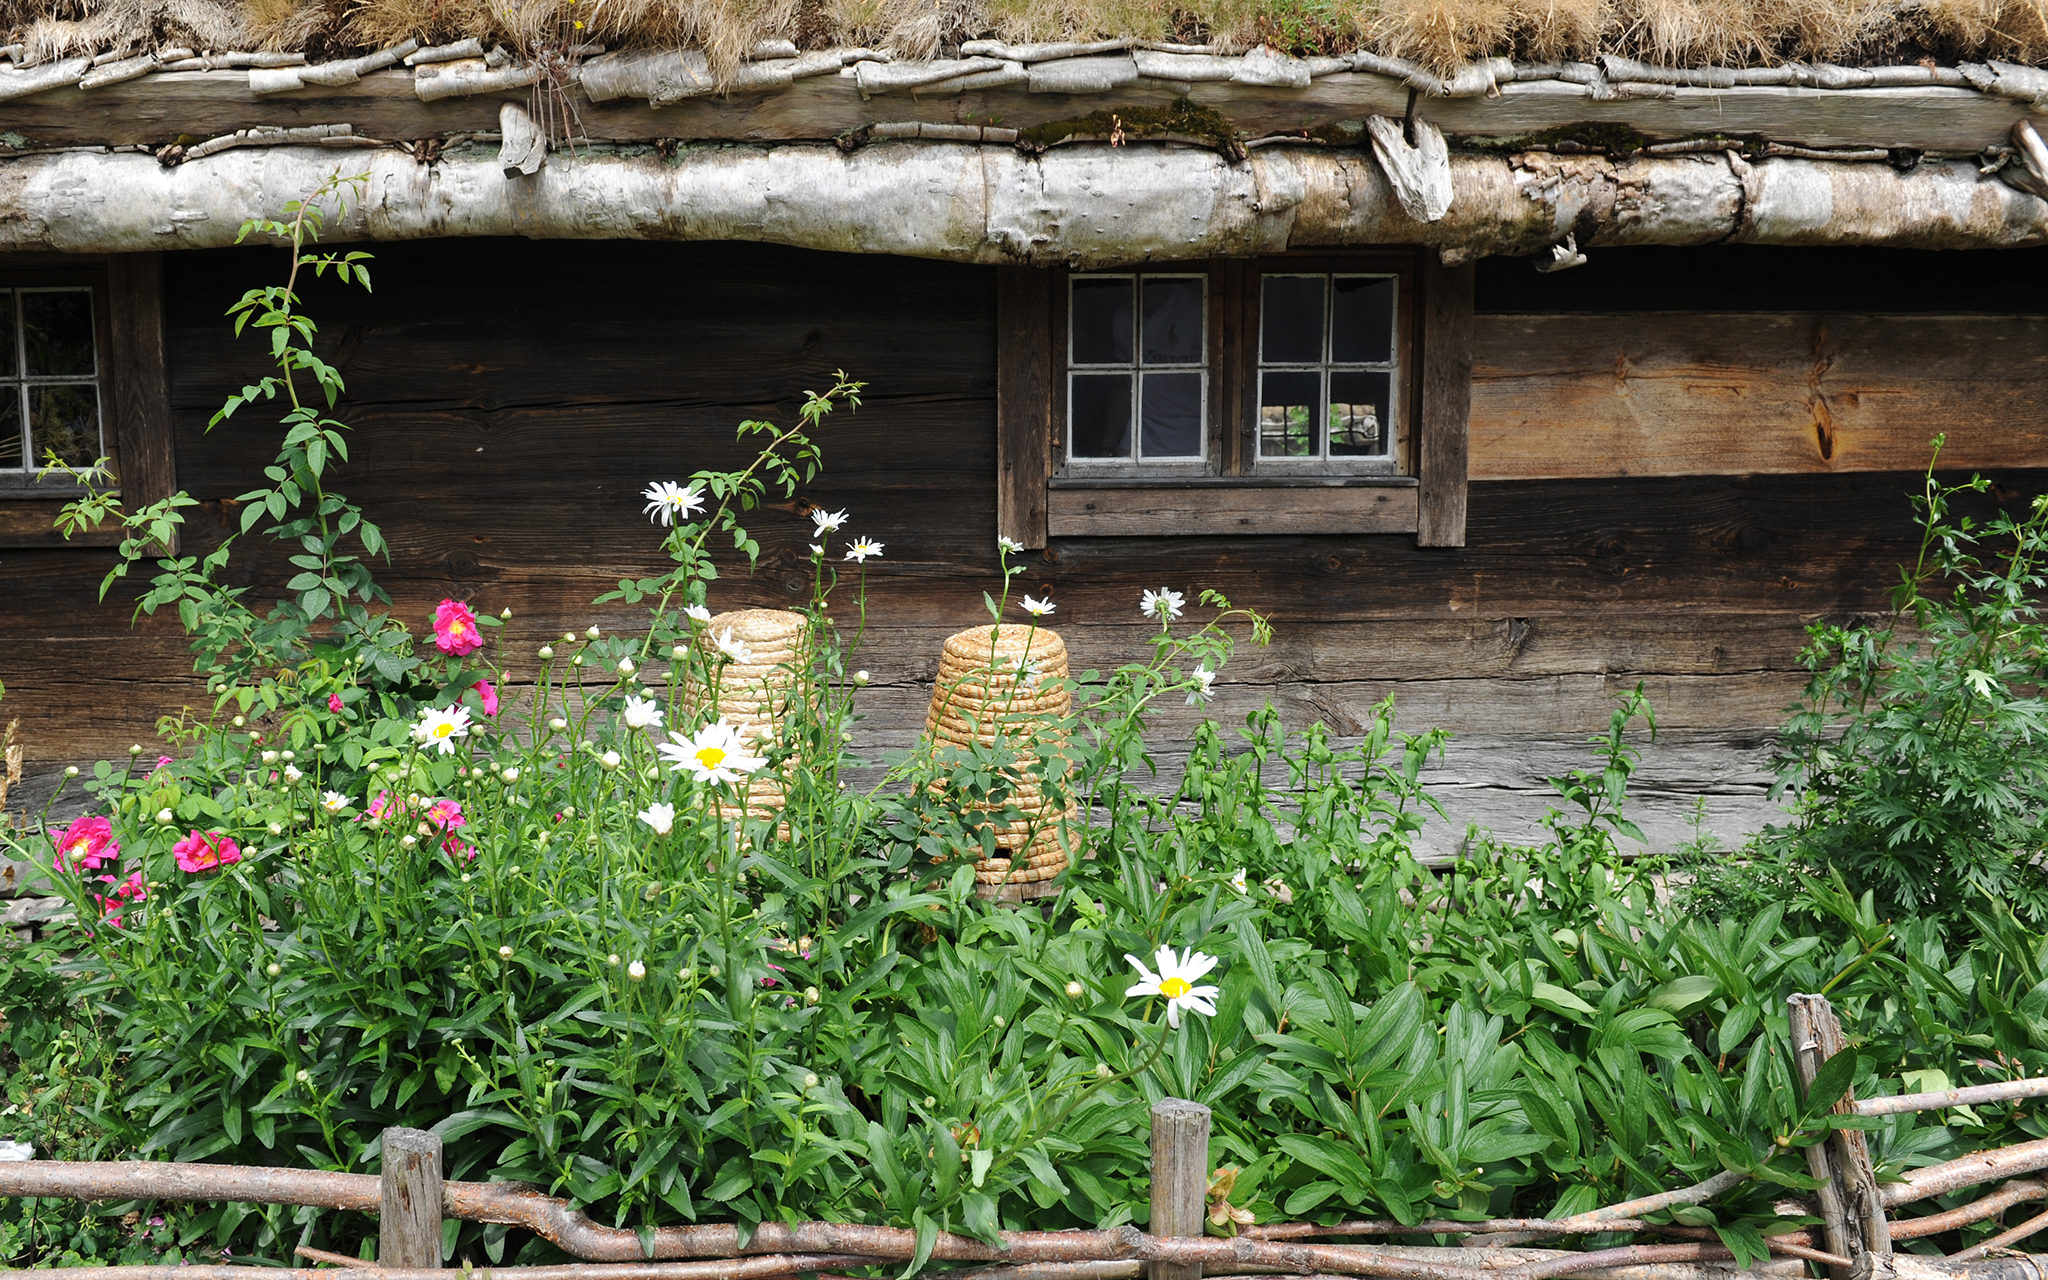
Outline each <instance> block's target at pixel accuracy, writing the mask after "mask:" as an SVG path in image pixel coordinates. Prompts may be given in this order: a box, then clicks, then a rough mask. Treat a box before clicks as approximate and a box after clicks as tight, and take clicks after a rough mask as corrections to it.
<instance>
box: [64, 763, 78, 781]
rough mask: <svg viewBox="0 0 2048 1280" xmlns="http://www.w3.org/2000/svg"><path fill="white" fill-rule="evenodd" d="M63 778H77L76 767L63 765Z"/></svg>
mask: <svg viewBox="0 0 2048 1280" xmlns="http://www.w3.org/2000/svg"><path fill="white" fill-rule="evenodd" d="M64 776H65V777H67V778H75V777H77V776H78V766H77V765H75V764H68V765H65V766H64Z"/></svg>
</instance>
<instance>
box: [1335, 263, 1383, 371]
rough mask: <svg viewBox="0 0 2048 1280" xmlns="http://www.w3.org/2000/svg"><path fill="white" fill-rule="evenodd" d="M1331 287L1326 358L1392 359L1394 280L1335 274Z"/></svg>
mask: <svg viewBox="0 0 2048 1280" xmlns="http://www.w3.org/2000/svg"><path fill="white" fill-rule="evenodd" d="M1331 287H1332V293H1331V296H1330V359H1331V360H1332V361H1334V362H1335V363H1337V364H1385V363H1388V362H1389V361H1391V360H1393V358H1394V282H1393V281H1392V280H1390V279H1387V278H1385V277H1383V276H1382V277H1373V276H1338V277H1337V278H1336V280H1334V281H1333V282H1332V285H1331ZM1330 394H1331V396H1332V398H1334V397H1335V396H1336V392H1335V391H1332V392H1331V393H1330Z"/></svg>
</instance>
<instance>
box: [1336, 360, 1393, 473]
mask: <svg viewBox="0 0 2048 1280" xmlns="http://www.w3.org/2000/svg"><path fill="white" fill-rule="evenodd" d="M1392 382H1393V379H1392V376H1391V375H1389V374H1384V373H1348V372H1342V371H1339V372H1333V373H1331V374H1330V456H1331V457H1333V458H1356V457H1375V456H1378V455H1379V454H1383V453H1385V452H1386V451H1387V427H1386V424H1387V420H1388V419H1387V409H1388V401H1389V399H1390V396H1389V388H1390V386H1391V384H1392Z"/></svg>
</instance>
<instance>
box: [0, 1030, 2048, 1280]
mask: <svg viewBox="0 0 2048 1280" xmlns="http://www.w3.org/2000/svg"><path fill="white" fill-rule="evenodd" d="M1790 1006H1791V1026H1792V1040H1793V1048H1794V1050H1795V1052H1796V1053H1797V1054H1798V1065H1799V1073H1800V1076H1801V1078H1802V1082H1804V1083H1809V1084H1810V1083H1811V1081H1812V1079H1813V1077H1814V1075H1815V1074H1816V1073H1817V1072H1818V1070H1819V1068H1820V1066H1821V1064H1822V1063H1824V1062H1825V1061H1826V1060H1827V1059H1828V1058H1829V1057H1831V1056H1833V1054H1834V1053H1836V1052H1838V1051H1839V1050H1840V1049H1841V1048H1842V1046H1843V1037H1842V1031H1841V1026H1840V1024H1839V1023H1838V1022H1837V1021H1836V1018H1835V1014H1834V1011H1833V1010H1832V1008H1830V1007H1829V1005H1828V1002H1827V1000H1826V999H1825V998H1824V997H1821V996H1808V995H1795V996H1793V997H1792V998H1791V1000H1790ZM2032 1097H2048V1078H2042V1079H2031V1080H2016V1081H2010V1082H2006V1083H2002V1084H1991V1085H1978V1086H1974V1087H1971V1088H1965V1089H1951V1090H1948V1091H1946V1092H1941V1093H1919V1094H1908V1095H1904V1096H1900V1097H1892V1098H1881V1099H1876V1100H1873V1101H1869V1102H1858V1101H1856V1099H1855V1097H1854V1095H1853V1093H1849V1094H1845V1095H1844V1096H1843V1098H1842V1099H1841V1101H1840V1102H1838V1103H1837V1104H1836V1105H1835V1111H1836V1112H1837V1113H1838V1114H1847V1115H1861V1116H1873V1115H1893V1114H1897V1113H1900V1112H1907V1111H1927V1110H1935V1109H1939V1108H1944V1107H1956V1106H1969V1105H1974V1104H1979V1103H1988V1102H1998V1101H2007V1100H2011V1099H2016V1098H2032ZM1209 1119H1210V1117H1209V1109H1208V1108H1207V1107H1204V1106H1202V1105H1200V1104H1198V1103H1193V1102H1187V1101H1183V1100H1181V1099H1178V1098H1168V1099H1165V1100H1163V1101H1161V1102H1159V1103H1158V1104H1156V1105H1155V1106H1154V1107H1153V1108H1152V1111H1151V1121H1152V1169H1151V1173H1152V1199H1151V1221H1150V1225H1151V1228H1152V1230H1151V1231H1150V1232H1144V1231H1139V1230H1138V1229H1136V1228H1135V1227H1121V1228H1116V1229H1113V1230H1098V1231H1006V1232H1002V1233H1000V1236H999V1243H996V1244H991V1243H988V1242H985V1241H982V1240H980V1239H976V1238H975V1237H972V1236H963V1235H955V1234H951V1233H941V1234H940V1235H939V1236H938V1237H937V1239H936V1241H935V1242H934V1243H933V1244H932V1247H931V1249H930V1252H929V1254H928V1255H927V1257H928V1258H929V1261H930V1263H933V1264H940V1265H939V1266H938V1267H934V1268H931V1269H930V1270H928V1271H927V1272H926V1274H927V1275H938V1274H941V1273H943V1275H944V1276H945V1277H946V1280H1139V1277H1143V1278H1144V1280H1203V1277H1205V1276H1206V1277H1224V1276H1254V1275H1261V1276H1263V1275H1280V1276H1293V1277H1303V1278H1305V1280H1340V1278H1342V1277H1360V1276H1363V1277H1383V1278H1385V1280H1553V1278H1554V1277H1561V1276H1573V1275H1577V1276H1586V1277H1589V1280H1709V1277H1712V1276H1726V1275H1727V1270H1726V1269H1725V1268H1723V1267H1720V1266H1717V1265H1714V1264H1720V1263H1725V1262H1728V1261H1731V1260H1732V1258H1733V1255H1732V1254H1731V1253H1730V1252H1729V1250H1728V1249H1726V1248H1725V1247H1724V1246H1722V1245H1721V1244H1720V1243H1719V1242H1718V1240H1716V1239H1715V1238H1714V1236H1713V1233H1712V1232H1711V1230H1709V1229H1707V1228H1703V1227H1701V1228H1694V1227H1686V1226H1680V1225H1676V1224H1671V1223H1653V1222H1649V1221H1647V1220H1646V1218H1647V1216H1648V1215H1650V1214H1654V1213H1658V1212H1661V1211H1664V1210H1668V1209H1672V1208H1675V1207H1678V1206H1681V1205H1690V1204H1700V1203H1703V1202H1705V1201H1708V1200H1711V1199H1712V1198H1713V1197H1715V1196H1717V1195H1720V1194H1721V1193H1723V1192H1725V1191H1728V1190H1730V1189H1731V1188H1733V1187H1736V1186H1738V1185H1740V1184H1741V1183H1743V1182H1745V1181H1747V1180H1748V1178H1749V1174H1748V1173H1746V1172H1744V1171H1741V1170H1728V1171H1725V1172H1722V1173H1718V1174H1715V1175H1714V1176H1713V1177H1711V1178H1708V1179H1706V1180H1705V1181H1703V1182H1700V1183H1697V1184H1695V1185H1693V1186H1689V1187H1682V1188H1679V1189H1677V1190H1673V1191H1665V1192H1660V1193H1658V1194H1656V1195H1651V1196H1644V1197H1642V1198H1640V1199H1636V1200H1630V1201H1626V1202H1624V1203H1621V1204H1614V1205H1608V1206H1606V1207H1605V1208H1600V1209H1593V1210H1590V1211H1588V1212H1585V1213H1581V1214H1576V1215H1574V1216H1572V1217H1568V1218H1555V1219H1543V1218H1503V1219H1491V1220H1486V1221H1476V1222H1474V1221H1450V1220H1429V1221H1423V1222H1413V1223H1403V1222H1397V1221H1392V1220H1384V1219H1374V1220H1361V1221H1351V1222H1340V1223H1335V1224H1317V1223H1275V1224H1266V1225H1257V1226H1251V1227H1248V1228H1246V1229H1245V1230H1244V1231H1243V1233H1242V1234H1241V1235H1239V1236H1237V1237H1235V1238H1232V1239H1217V1238H1210V1237H1205V1236H1204V1235H1203V1234H1202V1231H1203V1222H1204V1219H1205V1217H1206V1216H1207V1212H1208V1206H1207V1203H1206V1192H1207V1188H1208V1183H1209V1172H1208V1148H1209ZM441 1155H442V1151H441V1139H440V1137H439V1136H438V1135H435V1134H432V1133H428V1132H426V1131H423V1130H418V1129H402V1128H393V1129H387V1130H385V1131H384V1136H383V1158H384V1168H383V1172H382V1174H378V1175H372V1174H355V1173H330V1172H321V1171H315V1170H304V1169H284V1168H262V1167H248V1166H238V1165H214V1164H177V1163H170V1162H151V1161H125V1162H83V1161H77V1162H74V1161H60V1160H32V1161H25V1162H20V1163H10V1164H0V1197H6V1196H36V1197H49V1198H58V1199H72V1200H130V1199H145V1200H148V1199H155V1200H182V1201H237V1202H242V1203H248V1204H279V1205H302V1206H311V1207H316V1208H325V1209H335V1210H354V1211H357V1212H368V1213H375V1214H377V1215H379V1224H378V1259H379V1260H378V1261H377V1262H375V1263H370V1262H365V1261H363V1260H361V1259H358V1258H350V1257H345V1256H342V1255H339V1254H330V1253H326V1252H324V1251H322V1250H318V1249H312V1248H308V1247H304V1246H301V1247H300V1248H299V1250H298V1253H299V1255H300V1256H301V1257H303V1258H306V1259H308V1260H310V1261H313V1262H316V1263H321V1264H325V1265H323V1266H320V1267H319V1268H317V1269H314V1268H305V1269H264V1270H263V1271H262V1274H263V1275H264V1276H266V1277H270V1278H271V1280H315V1277H318V1278H319V1280H371V1278H372V1277H375V1278H376V1280H434V1278H442V1280H445V1277H446V1276H447V1275H448V1272H447V1271H446V1270H443V1269H442V1268H441V1225H442V1222H443V1220H444V1219H448V1218H453V1219H458V1220H460V1221H464V1222H477V1223H496V1224H502V1225H506V1226H514V1227H522V1228H525V1229H527V1230H530V1231H532V1232H533V1233H534V1234H536V1235H538V1236H540V1237H541V1238H543V1239H545V1240H547V1241H548V1242H550V1243H551V1244H553V1245H555V1246H556V1247H558V1248H560V1249H561V1250H562V1251H563V1252H564V1253H567V1254H569V1255H570V1256H571V1257H574V1258H578V1259H581V1260H582V1261H580V1262H576V1263H565V1264H560V1265H547V1266H511V1267H491V1268H483V1269H479V1270H482V1271H484V1272H485V1273H486V1274H487V1275H488V1276H489V1277H492V1278H493V1280H776V1278H780V1277H794V1276H803V1275H814V1276H817V1277H819V1280H851V1278H849V1277H845V1276H843V1275H840V1274H838V1273H839V1272H842V1271H844V1270H847V1269H851V1268H866V1267H877V1266H885V1265H894V1266H901V1265H902V1264H905V1263H908V1262H911V1261H912V1260H914V1259H915V1258H916V1257H917V1256H918V1254H919V1249H918V1239H917V1233H916V1232H915V1231H911V1230H908V1229H905V1228H900V1227H884V1226H864V1225H857V1224H847V1223H834V1222H798V1223H775V1222H764V1223H762V1224H760V1226H758V1227H757V1228H755V1230H754V1231H753V1233H752V1234H751V1235H750V1236H748V1237H747V1238H746V1239H745V1242H744V1243H742V1239H741V1234H740V1231H739V1228H738V1227H737V1226H733V1225H730V1224H705V1225H697V1226H676V1227H662V1228H659V1229H656V1230H653V1231H639V1230H634V1229H630V1228H623V1227H605V1226H600V1225H599V1224H598V1223H596V1222H593V1221H592V1220H591V1219H590V1218H589V1217H588V1216H586V1215H585V1214H583V1213H582V1212H580V1211H579V1210H577V1209H576V1208H575V1207H574V1206H572V1205H570V1204H568V1203H567V1202H565V1201H562V1200H557V1199H554V1198H552V1197H549V1196H546V1195H543V1194H541V1193H540V1192H538V1191H536V1190H534V1189H532V1188H530V1187H525V1186H520V1185H518V1184H514V1183H502V1182H457V1181H448V1180H445V1179H443V1177H442V1176H441ZM1807 1155H1808V1161H1809V1168H1810V1171H1811V1172H1812V1173H1813V1175H1814V1176H1815V1177H1816V1178H1817V1179H1819V1180H1820V1181H1821V1182H1822V1183H1823V1186H1822V1188H1821V1190H1820V1191H1819V1193H1818V1194H1817V1201H1818V1213H1819V1216H1820V1217H1821V1219H1822V1225H1821V1227H1820V1228H1818V1229H1817V1230H1816V1231H1800V1232H1792V1233H1789V1234H1785V1235H1778V1236H1773V1237H1769V1238H1768V1239H1767V1244H1768V1247H1769V1249H1770V1251H1771V1253H1772V1254H1773V1255H1774V1256H1773V1259H1772V1261H1771V1262H1769V1263H1766V1264H1764V1265H1763V1266H1762V1267H1761V1268H1759V1269H1758V1271H1759V1272H1761V1273H1762V1274H1764V1275H1768V1276H1772V1277H1787V1278H1789V1277H1797V1276H1803V1275H1805V1274H1806V1264H1808V1263H1814V1264H1819V1265H1823V1266H1825V1267H1827V1269H1828V1271H1829V1274H1830V1276H1831V1278H1832V1280H2048V1267H2044V1265H2043V1263H2042V1262H2041V1261H2039V1260H2037V1259H2036V1258H2034V1257H2032V1256H2028V1255H2018V1256H2006V1257H1987V1256H1986V1255H1988V1254H1991V1253H1993V1252H1996V1251H1998V1250H2003V1249H2008V1248H2009V1247H2010V1246H2012V1245H2016V1244H2018V1243H2020V1242H2021V1241H2022V1240H2025V1239H2027V1238H2029V1237H2031V1236H2033V1235H2035V1234H2036V1233H2039V1232H2043V1231H2048V1212H2044V1213H2042V1214H2040V1215H2038V1216H2036V1217H2033V1218H2031V1219H2029V1220H2027V1221H2026V1222H2023V1223H2021V1224H2020V1225H2018V1226H2016V1227H2013V1228H2012V1229H2010V1230H2008V1231H2005V1232H2002V1233H2000V1234H1999V1235H1996V1236H1994V1237H1992V1238H1991V1239H1989V1240H1985V1241H1983V1242H1982V1243H1980V1244H1978V1245H1975V1246H1973V1247H1971V1248H1969V1249H1965V1250H1963V1251H1961V1252H1959V1253H1957V1254H1955V1255H1953V1256H1950V1257H1947V1258H1942V1257H1935V1256H1932V1255H1918V1254H1900V1253H1897V1252H1895V1251H1894V1249H1893V1245H1894V1244H1895V1243H1896V1242H1899V1241H1903V1240H1911V1239H1920V1238H1925V1237H1927V1236H1933V1235H1938V1234H1940V1233H1943V1232H1947V1231H1953V1230H1956V1229H1958V1228H1960V1227H1965V1226H1969V1225H1972V1224H1975V1223H1979V1222H1984V1221H1988V1220H1990V1219H1992V1218H1994V1217H1997V1216H1998V1215H1999V1214H2001V1213H2003V1212H2005V1211H2006V1210H2007V1209H2010V1208H2012V1207H2013V1206H2015V1205H2018V1204H2023V1203H2027V1202H2030V1201H2048V1179H2028V1178H2026V1177H2025V1176H2024V1175H2027V1174H2032V1173H2037V1172H2040V1171H2042V1170H2048V1139H2042V1140H2039V1141H2034V1142H2024V1143H2019V1144H2016V1145H2013V1146H2008V1147H2001V1148H1997V1149H1994V1150H1988V1151H1979V1152H1975V1153H1973V1154H1971V1155H1967V1156H1963V1157H1961V1158H1959V1159H1955V1160H1950V1161H1948V1162H1946V1163H1944V1164H1937V1165H1932V1166H1929V1167H1927V1168H1922V1169H1916V1170H1913V1171H1911V1172H1909V1173H1907V1174H1906V1175H1904V1177H1903V1178H1902V1179H1901V1180H1899V1181H1897V1182H1893V1183H1888V1184H1884V1185H1879V1184H1878V1183H1877V1181H1876V1178H1875V1176H1874V1174H1873V1172H1872V1169H1871V1164H1870V1157H1869V1153H1868V1151H1867V1150H1866V1149H1865V1147H1864V1141H1863V1135H1862V1134H1861V1133H1860V1132H1858V1131H1856V1130H1853V1129H1841V1130H1837V1131H1835V1132H1834V1133H1832V1134H1831V1135H1829V1137H1828V1139H1827V1141H1825V1142H1824V1143H1820V1144H1817V1145H1815V1146H1812V1147H1809V1148H1807ZM2001 1179H2005V1180H2008V1181H2006V1182H2005V1185H2004V1186H2002V1187H2000V1188H1999V1189H1998V1190H1996V1191H1994V1192H1992V1193H1990V1194H1988V1195H1986V1196H1984V1197H1982V1198H1980V1199H1978V1200H1976V1201H1974V1202H1972V1203H1970V1204H1966V1205H1962V1206H1960V1207H1958V1208H1954V1209H1949V1210H1946V1211H1944V1212H1940V1213H1933V1214H1926V1215H1921V1216H1917V1217H1905V1218H1896V1219H1894V1218H1892V1217H1890V1216H1889V1211H1890V1210H1893V1209H1896V1208H1899V1207H1902V1206H1904V1205H1908V1204H1912V1203H1915V1202H1918V1201H1922V1200H1926V1199H1930V1198H1932V1197H1935V1196H1940V1195H1947V1194H1950V1193H1952V1192H1955V1191H1960V1190H1963V1189H1965V1188H1969V1187H1976V1186H1983V1185H1985V1184H1987V1183H1991V1182H1997V1181H2000V1180H2001ZM1802 1211H1804V1208H1803V1207H1802ZM1596 1233H1602V1234H1604V1233H1618V1234H1642V1235H1650V1234H1655V1235H1660V1236H1665V1237H1673V1238H1676V1239H1675V1242H1673V1243H1668V1244H1636V1245H1627V1246H1623V1247H1620V1248H1611V1249H1597V1250H1586V1251H1563V1250H1542V1249H1528V1248H1520V1247H1516V1246H1520V1245H1522V1244H1525V1243H1526V1242H1528V1241H1531V1240H1541V1239H1557V1238H1560V1237H1565V1236H1578V1235H1589V1234H1596ZM1437 1234H1442V1235H1461V1236H1464V1237H1465V1247H1462V1248H1445V1247H1420V1246H1402V1245H1340V1244H1316V1243H1301V1242H1302V1241H1306V1240H1313V1239H1316V1238H1325V1239H1334V1238H1353V1239H1356V1238H1371V1237H1376V1236H1378V1237H1389V1236H1414V1235H1437ZM947 1264H972V1265H966V1266H960V1265H947ZM1702 1264H1706V1265H1702ZM463 1270H465V1271H468V1270H471V1268H469V1267H468V1266H467V1265H466V1264H465V1266H464V1268H463ZM65 1273H66V1275H67V1276H71V1277H76V1280H248V1277H249V1276H250V1275H251V1274H252V1268H250V1267H247V1266H226V1265H222V1266H178V1267H156V1266H132V1267H80V1268H67V1269H66V1272H65ZM14 1274H28V1273H27V1272H16V1271H0V1275H14Z"/></svg>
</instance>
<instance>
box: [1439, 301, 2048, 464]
mask: <svg viewBox="0 0 2048 1280" xmlns="http://www.w3.org/2000/svg"><path fill="white" fill-rule="evenodd" d="M1474 328H1475V333H1474V344H1475V351H1476V357H1475V368H1474V372H1473V389H1472V427H1471V432H1472V456H1471V469H1472V471H1471V474H1472V478H1473V479H1475V480H1499V479H1517V480H1530V479H1537V478H1547V477H1562V476H1595V475H1611V476H1664V475H1738V474H1746V473H1753V472H1843V471H1909V470H1912V469H1913V468H1916V467H1923V466H1925V465H1926V463H1927V459H1928V456H1929V444H1928V442H1929V440H1930V439H1931V438H1932V437H1933V436H1934V435H1935V434H1936V433H1937V432H1940V433H1946V435H1947V437H1948V444H1947V446H1946V448H1944V449H1943V451H1942V461H1943V463H1944V465H1949V466H1954V467H1957V468H1961V469H1968V468H1998V467H2039V466H2044V465H2048V360H2044V359H2043V357H2042V355H2041V352H2042V351H2043V350H2044V349H2048V316H2040V315H2035V316H2026V315H2019V316H1980V315H1944V316H1924V315H1914V316H1885V315H1856V314H1832V313H1808V314H1762V315H1759V314H1729V313H1723V312H1715V313H1706V314H1701V313H1680V312H1661V313H1649V314H1628V315H1584V314H1574V315H1550V316H1539V315H1488V316H1481V317H1479V318H1478V319H1477V321H1476V322H1475V326H1474ZM1680 424H1682V428H1681V425H1680Z"/></svg>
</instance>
